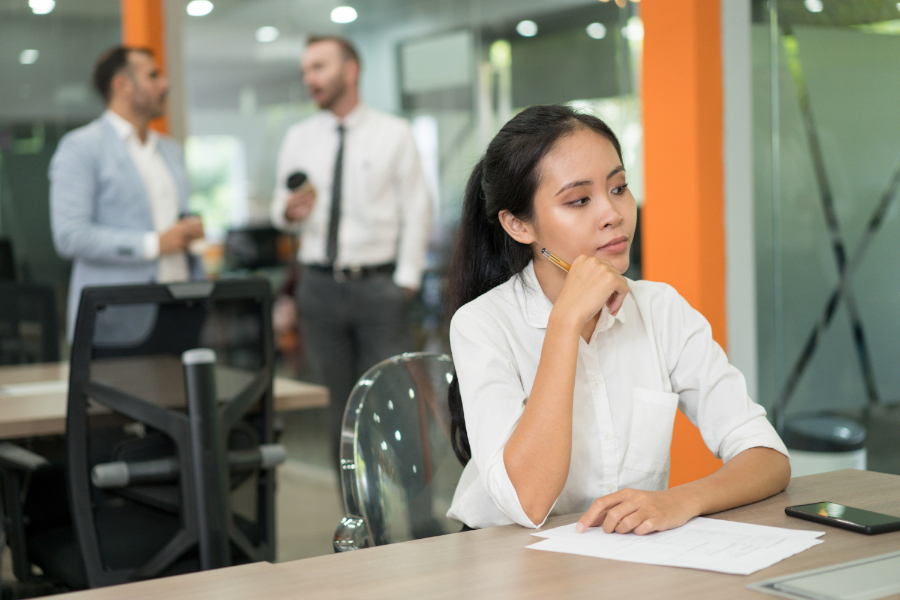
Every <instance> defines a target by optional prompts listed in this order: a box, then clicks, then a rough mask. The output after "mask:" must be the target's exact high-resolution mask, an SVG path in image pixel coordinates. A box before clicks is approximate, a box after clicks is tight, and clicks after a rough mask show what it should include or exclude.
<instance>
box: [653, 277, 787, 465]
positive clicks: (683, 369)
mask: <svg viewBox="0 0 900 600" xmlns="http://www.w3.org/2000/svg"><path fill="white" fill-rule="evenodd" d="M659 300H660V302H659V304H658V305H657V306H656V307H655V309H656V310H654V312H657V314H656V315H655V316H654V319H658V320H659V322H658V324H657V325H658V331H660V342H661V346H662V348H661V350H662V352H664V353H665V359H666V364H667V366H668V369H669V378H670V380H671V382H672V388H673V391H674V392H675V393H677V394H678V395H679V408H681V410H682V412H684V414H685V415H686V416H687V417H688V419H690V421H691V422H692V423H693V424H694V425H696V426H697V428H698V429H699V430H700V434H701V435H702V436H703V441H704V442H705V443H706V446H707V447H708V448H709V449H710V450H711V451H712V452H713V454H715V455H716V456H717V457H719V458H721V459H722V460H724V461H725V462H728V461H729V460H731V459H732V458H734V457H735V456H737V455H738V454H739V453H741V452H743V451H744V450H747V449H749V448H757V447H764V448H771V449H773V450H777V451H778V452H780V453H782V454H784V455H785V456H788V451H787V448H786V447H785V445H784V443H783V442H782V441H781V438H780V437H779V436H778V434H777V433H776V432H775V428H774V427H772V424H771V423H769V421H768V419H767V418H766V410H765V409H764V408H763V407H762V406H760V405H759V404H757V403H756V402H754V401H753V400H752V399H751V398H750V396H749V395H748V394H747V383H746V381H745V379H744V376H743V375H742V374H741V372H740V371H738V370H737V368H735V367H734V366H733V365H731V364H730V363H729V362H728V358H727V357H726V355H725V352H724V351H723V350H722V348H721V347H720V346H719V345H718V344H717V343H716V342H715V340H713V338H712V328H711V327H710V325H709V322H707V320H706V319H705V318H704V317H703V315H701V314H700V313H699V312H698V311H696V310H695V309H693V308H692V307H691V306H690V305H689V304H688V303H687V301H686V300H685V299H684V298H682V297H681V296H680V295H679V294H678V293H677V292H676V291H675V290H674V289H672V288H670V287H668V288H667V290H666V293H665V294H663V295H661V297H660V298H659Z"/></svg>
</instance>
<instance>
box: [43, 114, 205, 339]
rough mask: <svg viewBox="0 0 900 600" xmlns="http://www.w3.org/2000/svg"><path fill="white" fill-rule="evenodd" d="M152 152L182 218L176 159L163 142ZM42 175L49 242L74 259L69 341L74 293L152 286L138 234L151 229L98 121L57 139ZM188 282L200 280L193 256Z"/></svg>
mask: <svg viewBox="0 0 900 600" xmlns="http://www.w3.org/2000/svg"><path fill="white" fill-rule="evenodd" d="M158 147H159V152H160V154H161V155H162V157H163V160H164V161H165V163H166V165H167V166H168V167H169V170H170V171H171V172H172V178H173V179H174V180H175V185H176V187H177V188H178V202H179V206H180V208H181V212H185V211H187V199H188V186H187V177H186V175H185V170H184V156H183V155H182V152H181V149H180V148H179V146H178V144H177V143H175V142H174V141H173V140H171V139H170V138H167V137H160V140H159V146H158ZM49 177H50V224H51V228H52V230H53V243H54V245H55V246H56V251H57V252H58V253H59V255H60V256H62V257H63V258H71V259H73V261H74V265H73V268H72V278H71V281H70V283H69V302H68V308H67V326H66V334H67V337H68V339H69V341H70V342H71V341H72V335H73V333H74V330H75V317H76V315H77V314H78V313H77V311H78V302H79V299H80V297H81V290H82V288H84V287H86V286H92V285H114V284H127V283H149V282H152V281H155V280H156V277H157V274H158V262H157V261H156V260H145V259H144V235H145V234H146V233H147V232H149V231H153V229H154V227H153V214H152V212H151V208H150V200H149V198H148V196H147V191H146V189H145V188H144V183H143V181H142V180H141V176H140V173H138V170H137V167H136V166H135V165H134V162H133V161H132V160H131V157H130V156H129V154H128V148H127V147H126V145H125V142H123V141H122V140H121V139H120V138H119V136H118V135H116V131H115V129H114V128H113V126H112V124H111V123H110V122H109V121H108V120H107V119H106V118H104V117H100V118H99V119H97V120H95V121H92V122H90V123H88V124H87V125H85V126H84V127H80V128H78V129H76V130H74V131H71V132H69V133H67V134H66V135H65V136H64V137H63V138H62V140H60V142H59V146H58V147H57V149H56V152H55V153H54V154H53V158H52V159H51V161H50V170H49ZM191 276H192V277H193V278H195V279H199V278H202V277H203V272H202V269H201V267H200V262H199V261H198V260H196V259H195V258H191Z"/></svg>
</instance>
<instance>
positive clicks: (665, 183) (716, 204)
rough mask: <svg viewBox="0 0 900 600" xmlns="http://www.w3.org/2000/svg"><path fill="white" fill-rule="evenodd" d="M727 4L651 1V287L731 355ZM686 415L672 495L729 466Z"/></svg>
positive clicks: (646, 212)
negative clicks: (670, 293) (658, 287)
mask: <svg viewBox="0 0 900 600" xmlns="http://www.w3.org/2000/svg"><path fill="white" fill-rule="evenodd" d="M720 2H721V0H679V1H678V2H672V1H671V0H644V1H643V2H641V17H642V19H643V23H644V62H643V90H642V100H643V112H644V140H645V141H644V162H645V167H644V169H645V174H646V175H645V177H646V182H645V189H646V203H645V205H644V209H643V211H642V214H641V217H642V220H643V223H642V228H643V229H642V231H641V234H642V239H643V248H642V250H643V270H644V273H643V275H644V278H646V279H648V280H651V281H664V282H666V283H669V284H671V285H672V286H673V287H675V289H677V290H678V292H679V293H681V295H682V296H684V298H685V299H686V300H687V301H688V302H689V303H690V304H691V306H693V307H694V308H696V309H697V310H699V311H700V312H701V313H703V315H704V316H705V317H706V318H707V319H708V320H709V322H710V324H711V325H712V331H713V338H715V340H716V341H717V342H718V343H719V344H721V345H722V347H723V348H724V347H725V341H726V340H725V332H726V320H725V221H724V191H723V190H724V187H723V186H724V178H723V177H724V175H723V155H722V116H723V115H722V110H723V108H722V51H721V24H720V4H719V3H720ZM721 464H722V461H720V460H717V459H716V458H715V457H714V456H713V455H712V453H711V452H710V451H709V450H708V449H707V448H706V445H705V444H704V443H703V440H702V439H701V437H700V433H699V431H697V429H696V428H695V427H694V426H693V425H691V423H690V421H688V420H687V418H685V417H684V415H682V414H681V413H680V412H679V413H678V416H677V418H676V421H675V432H674V437H673V441H672V470H671V475H670V478H669V485H678V484H680V483H685V482H688V481H692V480H694V479H698V478H700V477H703V476H705V475H708V474H710V473H712V472H713V471H715V470H716V469H717V468H718V467H719V466H721Z"/></svg>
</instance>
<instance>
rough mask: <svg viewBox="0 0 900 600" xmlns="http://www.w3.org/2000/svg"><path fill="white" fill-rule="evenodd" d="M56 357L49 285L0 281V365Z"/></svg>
mask: <svg viewBox="0 0 900 600" xmlns="http://www.w3.org/2000/svg"><path fill="white" fill-rule="evenodd" d="M58 360H59V325H58V319H57V315H56V295H55V293H54V291H53V288H51V287H50V286H47V285H37V284H25V283H15V282H11V281H0V365H18V364H26V363H40V362H56V361H58Z"/></svg>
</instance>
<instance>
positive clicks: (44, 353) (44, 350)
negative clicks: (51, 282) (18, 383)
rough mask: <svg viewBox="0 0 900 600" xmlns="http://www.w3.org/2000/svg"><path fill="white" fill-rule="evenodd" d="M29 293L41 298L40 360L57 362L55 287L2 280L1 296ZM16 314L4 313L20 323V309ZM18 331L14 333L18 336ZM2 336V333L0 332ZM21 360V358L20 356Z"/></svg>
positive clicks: (6, 316)
mask: <svg viewBox="0 0 900 600" xmlns="http://www.w3.org/2000/svg"><path fill="white" fill-rule="evenodd" d="M23 294H24V295H27V296H29V297H33V298H35V299H39V302H38V304H39V307H40V312H41V328H42V331H41V356H40V357H39V361H38V362H56V361H58V360H59V322H58V321H59V319H58V317H57V314H56V293H55V292H54V291H53V288H52V287H50V286H48V285H41V284H29V283H16V282H12V281H2V280H0V297H6V298H18V297H19V296H21V295H23ZM13 310H14V311H16V312H15V313H14V314H12V315H10V314H6V315H4V320H7V319H8V320H10V321H11V322H13V323H16V324H18V323H20V322H21V319H20V317H19V315H18V309H17V308H13ZM17 335H18V332H15V333H14V334H13V337H16V336H17ZM0 337H2V333H0ZM20 362H21V358H20Z"/></svg>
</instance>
